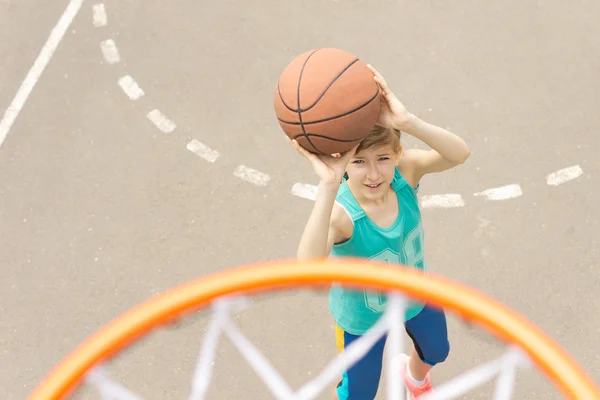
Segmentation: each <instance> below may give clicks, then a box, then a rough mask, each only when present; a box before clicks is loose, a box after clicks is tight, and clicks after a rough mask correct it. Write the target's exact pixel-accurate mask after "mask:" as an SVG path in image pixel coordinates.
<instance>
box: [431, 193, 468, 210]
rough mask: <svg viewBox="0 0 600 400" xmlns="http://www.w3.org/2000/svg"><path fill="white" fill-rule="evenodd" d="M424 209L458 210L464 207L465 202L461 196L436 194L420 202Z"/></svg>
mask: <svg viewBox="0 0 600 400" xmlns="http://www.w3.org/2000/svg"><path fill="white" fill-rule="evenodd" d="M420 203H421V207H422V208H456V207H464V206H465V201H464V200H463V198H462V196H461V195H460V194H434V195H430V196H423V197H421V200H420Z"/></svg>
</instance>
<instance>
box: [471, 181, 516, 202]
mask: <svg viewBox="0 0 600 400" xmlns="http://www.w3.org/2000/svg"><path fill="white" fill-rule="evenodd" d="M473 195H474V196H485V197H487V199H488V200H508V199H514V198H515V197H519V196H522V195H523V191H522V190H521V186H519V185H517V184H512V185H506V186H502V187H497V188H492V189H487V190H484V191H483V192H478V193H474V194H473Z"/></svg>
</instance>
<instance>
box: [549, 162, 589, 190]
mask: <svg viewBox="0 0 600 400" xmlns="http://www.w3.org/2000/svg"><path fill="white" fill-rule="evenodd" d="M582 174H583V169H581V167H580V166H579V165H574V166H572V167H568V168H563V169H560V170H558V171H556V172H553V173H551V174H550V175H548V176H547V177H546V183H548V185H551V186H558V185H562V184H563V183H565V182H568V181H571V180H573V179H575V178H579V177H580V176H581V175H582Z"/></svg>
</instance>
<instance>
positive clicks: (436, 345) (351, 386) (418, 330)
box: [337, 306, 450, 400]
mask: <svg viewBox="0 0 600 400" xmlns="http://www.w3.org/2000/svg"><path fill="white" fill-rule="evenodd" d="M405 328H406V332H407V333H408V335H409V336H410V338H411V339H412V341H413V343H414V346H415V349H416V350H417V353H418V354H419V357H420V358H421V360H422V361H423V362H425V363H427V364H429V365H432V366H433V365H435V364H438V363H441V362H443V361H444V360H446V357H448V353H449V352H450V343H449V341H448V329H447V326H446V315H445V314H444V311H443V310H440V309H438V308H433V307H430V306H425V308H423V310H422V311H421V312H420V313H419V314H417V315H415V316H414V317H413V318H411V319H409V320H408V321H406V323H405ZM337 330H338V332H337V335H338V339H341V340H343V344H340V343H338V347H342V346H343V347H342V348H346V346H348V345H349V344H350V343H352V342H353V341H355V340H356V339H358V338H359V337H360V336H357V335H352V334H350V333H348V332H344V331H343V330H341V329H340V328H339V327H337ZM386 339H387V335H384V336H383V337H382V338H381V339H379V341H377V343H375V345H374V346H373V347H372V348H371V350H369V352H368V353H367V354H365V356H364V357H363V358H362V359H360V360H359V361H358V362H357V363H356V364H354V365H353V366H352V367H351V368H350V369H348V370H347V371H346V372H345V373H344V375H343V377H342V381H341V382H340V383H339V385H338V387H337V395H338V398H339V399H340V400H358V399H360V400H370V399H374V398H375V395H376V394H377V389H378V387H379V379H380V378H381V367H382V363H383V349H384V347H385V342H386ZM338 342H339V341H338ZM340 350H341V349H340ZM399 374H400V371H398V377H400V375H399Z"/></svg>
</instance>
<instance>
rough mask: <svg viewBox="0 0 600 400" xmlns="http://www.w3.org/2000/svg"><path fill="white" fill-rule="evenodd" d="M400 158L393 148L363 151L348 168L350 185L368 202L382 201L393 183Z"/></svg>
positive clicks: (383, 147)
mask: <svg viewBox="0 0 600 400" xmlns="http://www.w3.org/2000/svg"><path fill="white" fill-rule="evenodd" d="M399 157H400V154H399V153H396V152H394V150H393V149H392V147H391V146H381V147H376V148H371V149H366V150H362V151H361V152H360V153H358V154H355V155H354V156H353V157H352V158H351V159H350V162H349V163H348V166H347V167H346V172H347V174H348V185H350V187H351V188H352V189H353V191H356V192H358V193H357V194H360V196H361V197H364V198H365V199H367V200H379V199H381V198H382V197H383V196H384V195H385V194H386V193H387V191H388V188H389V186H390V184H391V183H392V179H393V178H394V172H395V170H396V165H398V159H399Z"/></svg>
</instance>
